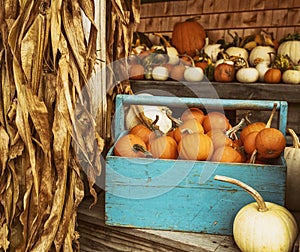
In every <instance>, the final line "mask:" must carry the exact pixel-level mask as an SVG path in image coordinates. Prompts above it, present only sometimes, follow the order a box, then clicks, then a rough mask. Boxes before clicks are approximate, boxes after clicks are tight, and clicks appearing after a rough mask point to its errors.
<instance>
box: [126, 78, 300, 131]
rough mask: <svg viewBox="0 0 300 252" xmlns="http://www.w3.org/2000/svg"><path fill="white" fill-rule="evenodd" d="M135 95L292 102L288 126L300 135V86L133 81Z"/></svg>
mask: <svg viewBox="0 0 300 252" xmlns="http://www.w3.org/2000/svg"><path fill="white" fill-rule="evenodd" d="M130 83H131V88H132V90H133V92H134V93H135V94H138V93H142V92H147V93H150V94H153V95H163V96H178V97H200V98H216V99H218V98H220V99H241V100H280V101H287V102H288V119H287V121H288V123H287V127H289V128H292V129H294V131H295V132H296V133H297V134H298V135H300V116H299V115H300V113H299V112H300V85H294V84H284V83H280V84H268V83H239V82H230V83H221V82H209V81H202V82H184V81H182V82H179V81H152V80H131V81H130Z"/></svg>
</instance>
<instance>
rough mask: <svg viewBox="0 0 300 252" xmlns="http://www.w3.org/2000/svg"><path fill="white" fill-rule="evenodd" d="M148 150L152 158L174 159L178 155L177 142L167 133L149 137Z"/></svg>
mask: <svg viewBox="0 0 300 252" xmlns="http://www.w3.org/2000/svg"><path fill="white" fill-rule="evenodd" d="M148 151H150V153H151V154H152V156H153V157H154V158H161V159H176V158H177V156H178V150H177V142H176V141H175V140H174V138H172V137H170V136H167V135H162V136H159V137H156V138H154V139H151V140H150V141H149V145H148Z"/></svg>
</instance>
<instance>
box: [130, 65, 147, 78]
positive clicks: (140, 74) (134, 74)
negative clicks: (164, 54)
mask: <svg viewBox="0 0 300 252" xmlns="http://www.w3.org/2000/svg"><path fill="white" fill-rule="evenodd" d="M144 74H145V68H144V66H143V65H141V64H133V65H131V66H130V67H129V69H128V75H129V78H130V79H132V80H142V79H144Z"/></svg>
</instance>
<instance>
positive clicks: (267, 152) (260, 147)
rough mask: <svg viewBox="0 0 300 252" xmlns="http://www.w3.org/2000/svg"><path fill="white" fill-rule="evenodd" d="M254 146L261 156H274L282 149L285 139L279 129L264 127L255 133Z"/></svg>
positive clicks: (268, 157)
mask: <svg viewBox="0 0 300 252" xmlns="http://www.w3.org/2000/svg"><path fill="white" fill-rule="evenodd" d="M255 146H256V149H257V153H258V155H259V156H260V157H261V158H267V159H270V158H276V157H278V156H279V155H280V154H281V153H282V152H283V151H284V148H285V147H286V140H285V137H284V135H283V134H282V132H281V131H280V130H278V129H276V128H265V129H262V130H261V131H259V133H258V134H257V136H256V138H255Z"/></svg>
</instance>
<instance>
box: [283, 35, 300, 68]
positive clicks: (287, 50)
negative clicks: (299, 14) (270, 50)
mask: <svg viewBox="0 0 300 252" xmlns="http://www.w3.org/2000/svg"><path fill="white" fill-rule="evenodd" d="M277 53H278V54H280V55H288V56H289V57H290V59H291V60H292V61H293V63H294V64H295V65H297V64H299V63H300V41H298V40H292V41H285V42H283V43H281V44H280V45H279V47H278V50H277Z"/></svg>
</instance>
